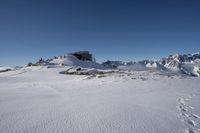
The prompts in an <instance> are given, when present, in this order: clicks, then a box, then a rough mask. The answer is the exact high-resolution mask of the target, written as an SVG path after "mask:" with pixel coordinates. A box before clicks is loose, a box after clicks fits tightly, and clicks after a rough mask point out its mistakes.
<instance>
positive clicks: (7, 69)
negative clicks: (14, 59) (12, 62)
mask: <svg viewBox="0 0 200 133" xmlns="http://www.w3.org/2000/svg"><path fill="white" fill-rule="evenodd" d="M13 69H14V68H12V67H2V66H0V72H7V71H11V70H13Z"/></svg>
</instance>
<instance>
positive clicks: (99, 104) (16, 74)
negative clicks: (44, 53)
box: [0, 62, 200, 133]
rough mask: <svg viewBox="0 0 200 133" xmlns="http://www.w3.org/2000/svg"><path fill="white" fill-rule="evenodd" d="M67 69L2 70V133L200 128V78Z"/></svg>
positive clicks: (180, 132)
mask: <svg viewBox="0 0 200 133" xmlns="http://www.w3.org/2000/svg"><path fill="white" fill-rule="evenodd" d="M54 63H56V62H54ZM67 63H68V62H67ZM68 68H70V66H64V67H60V68H58V67H57V68H48V67H47V66H35V67H34V66H33V67H27V68H24V69H20V70H16V71H9V72H6V73H0V133H184V132H188V133H199V131H200V125H199V123H200V104H199V101H200V87H199V86H200V78H196V77H182V76H179V75H170V76H169V75H164V74H161V73H158V72H156V71H154V72H149V71H131V72H127V71H126V72H120V73H113V74H111V75H110V76H107V77H104V78H92V79H89V78H87V77H88V76H77V75H64V74H59V72H60V71H63V70H65V69H68Z"/></svg>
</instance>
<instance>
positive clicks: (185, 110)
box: [177, 94, 200, 133]
mask: <svg viewBox="0 0 200 133" xmlns="http://www.w3.org/2000/svg"><path fill="white" fill-rule="evenodd" d="M195 96H197V94H191V95H189V96H188V97H182V98H178V99H177V102H178V106H177V108H178V110H179V112H180V120H181V121H182V122H183V123H184V124H185V125H186V126H187V129H185V133H200V123H197V122H196V121H195V120H197V119H199V120H200V116H198V115H196V114H193V113H191V112H190V110H191V109H192V110H193V109H195V107H192V106H190V105H188V104H186V101H189V100H191V99H192V98H194V97H195Z"/></svg>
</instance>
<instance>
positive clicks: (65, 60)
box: [49, 55, 105, 69]
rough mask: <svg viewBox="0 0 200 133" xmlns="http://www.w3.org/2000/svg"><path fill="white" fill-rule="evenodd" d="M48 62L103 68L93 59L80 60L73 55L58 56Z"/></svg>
mask: <svg viewBox="0 0 200 133" xmlns="http://www.w3.org/2000/svg"><path fill="white" fill-rule="evenodd" d="M49 63H50V64H55V65H64V66H79V67H83V68H96V69H105V67H103V66H102V65H100V64H98V63H96V62H93V61H82V60H79V59H77V58H76V57H75V56H73V55H67V56H65V57H58V58H56V59H52V60H50V61H49Z"/></svg>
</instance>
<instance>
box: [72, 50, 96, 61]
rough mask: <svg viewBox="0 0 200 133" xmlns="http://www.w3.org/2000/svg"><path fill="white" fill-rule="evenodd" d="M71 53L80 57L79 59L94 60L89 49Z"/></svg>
mask: <svg viewBox="0 0 200 133" xmlns="http://www.w3.org/2000/svg"><path fill="white" fill-rule="evenodd" d="M71 55H73V56H75V57H76V58H78V59H79V60H83V61H92V60H93V57H92V54H90V52H89V51H78V52H75V53H71Z"/></svg>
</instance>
